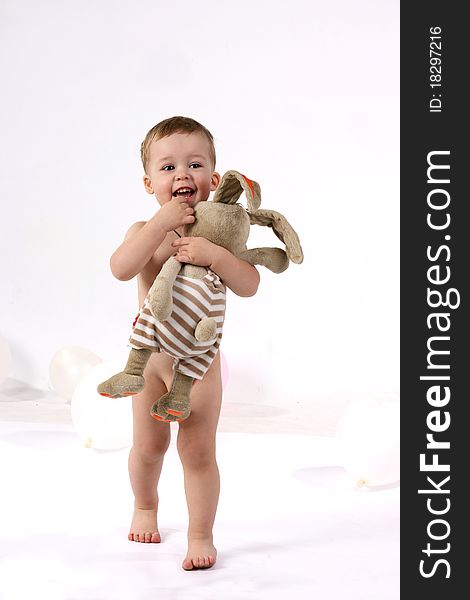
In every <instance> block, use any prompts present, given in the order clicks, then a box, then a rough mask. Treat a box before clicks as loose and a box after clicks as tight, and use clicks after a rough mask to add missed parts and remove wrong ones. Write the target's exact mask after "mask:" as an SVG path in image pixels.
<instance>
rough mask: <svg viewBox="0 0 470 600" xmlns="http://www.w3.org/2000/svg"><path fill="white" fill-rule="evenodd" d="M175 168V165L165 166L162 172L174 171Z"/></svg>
mask: <svg viewBox="0 0 470 600" xmlns="http://www.w3.org/2000/svg"><path fill="white" fill-rule="evenodd" d="M174 168H175V167H174V166H173V165H165V166H164V167H162V171H170V170H171V169H174Z"/></svg>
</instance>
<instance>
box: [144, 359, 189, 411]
mask: <svg viewBox="0 0 470 600" xmlns="http://www.w3.org/2000/svg"><path fill="white" fill-rule="evenodd" d="M193 381H194V378H193V377H189V376H188V375H184V374H183V373H180V372H179V371H175V375H174V377H173V382H172V384H171V388H170V391H169V392H167V393H166V394H164V395H163V396H162V397H161V398H159V400H157V402H155V404H154V405H153V406H152V408H151V411H150V414H151V415H152V417H153V418H154V419H157V420H159V421H184V420H185V419H187V418H188V417H189V415H190V414H191V405H190V401H189V394H190V392H191V386H192V384H193Z"/></svg>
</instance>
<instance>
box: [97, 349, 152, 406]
mask: <svg viewBox="0 0 470 600" xmlns="http://www.w3.org/2000/svg"><path fill="white" fill-rule="evenodd" d="M151 354H152V351H151V350H146V349H145V348H139V349H136V348H132V349H131V351H130V352H129V358H128V360H127V364H126V366H125V368H124V371H122V372H121V373H118V374H117V375H113V376H112V377H110V378H109V379H107V380H106V381H103V383H100V384H99V385H98V387H97V390H98V393H99V394H101V395H102V396H108V397H109V398H122V397H123V396H134V395H135V394H138V393H139V392H140V391H141V390H142V389H143V387H144V385H145V379H144V378H143V372H144V369H145V366H146V364H147V362H148V359H149V358H150V355H151Z"/></svg>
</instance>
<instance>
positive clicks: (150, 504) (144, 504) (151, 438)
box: [128, 354, 170, 543]
mask: <svg viewBox="0 0 470 600" xmlns="http://www.w3.org/2000/svg"><path fill="white" fill-rule="evenodd" d="M161 362H162V355H156V354H153V355H152V356H151V358H150V360H149V362H148V365H147V367H146V369H145V371H144V377H145V382H146V383H145V388H144V389H143V390H142V392H140V393H139V394H137V395H136V396H134V397H133V399H132V410H133V416H134V417H133V420H134V443H133V446H132V448H131V451H130V453H129V478H130V481H131V486H132V490H133V492H134V497H135V502H134V516H133V519H132V523H131V528H130V531H129V536H128V537H129V540H131V541H134V542H147V543H149V542H154V543H155V542H160V541H161V538H160V534H159V532H158V526H157V509H158V493H157V485H158V480H159V478H160V473H161V470H162V465H163V457H164V454H165V452H166V450H167V448H168V446H169V443H170V427H169V424H168V423H162V422H159V421H156V420H155V419H152V417H151V416H150V407H151V406H152V404H153V403H154V402H155V400H157V399H158V398H159V397H160V396H162V395H163V394H165V393H166V392H167V388H166V386H165V384H164V382H163V380H162V379H161V378H160V376H159V375H158V372H159V367H160V366H161V365H160V364H159V363H161Z"/></svg>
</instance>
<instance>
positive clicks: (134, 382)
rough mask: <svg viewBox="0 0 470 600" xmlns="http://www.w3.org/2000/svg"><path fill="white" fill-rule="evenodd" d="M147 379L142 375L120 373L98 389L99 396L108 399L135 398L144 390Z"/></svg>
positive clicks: (104, 382) (101, 384)
mask: <svg viewBox="0 0 470 600" xmlns="http://www.w3.org/2000/svg"><path fill="white" fill-rule="evenodd" d="M144 385H145V379H144V378H143V377H142V376H141V375H129V374H128V373H124V372H122V373H118V374H117V375H113V376H112V377H110V378H109V379H107V380H106V381H103V383H100V384H99V385H98V387H97V388H96V389H97V391H98V394H100V395H101V396H106V397H108V398H123V397H124V396H135V395H136V394H138V393H139V392H141V391H142V390H143V389H144Z"/></svg>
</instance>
